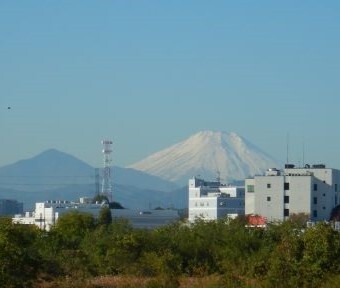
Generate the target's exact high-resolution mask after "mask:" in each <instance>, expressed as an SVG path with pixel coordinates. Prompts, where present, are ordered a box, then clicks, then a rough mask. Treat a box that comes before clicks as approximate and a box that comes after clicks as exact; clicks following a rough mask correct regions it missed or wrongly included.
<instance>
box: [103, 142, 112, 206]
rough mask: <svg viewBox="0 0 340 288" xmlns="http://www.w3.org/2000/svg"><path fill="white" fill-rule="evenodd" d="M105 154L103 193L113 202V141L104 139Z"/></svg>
mask: <svg viewBox="0 0 340 288" xmlns="http://www.w3.org/2000/svg"><path fill="white" fill-rule="evenodd" d="M102 144H103V151H102V152H103V155H104V168H103V181H102V192H101V194H102V195H104V196H106V197H107V198H108V199H109V200H110V202H112V182H111V163H112V160H111V152H112V148H111V145H112V141H111V140H103V141H102Z"/></svg>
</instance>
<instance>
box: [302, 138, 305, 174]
mask: <svg viewBox="0 0 340 288" xmlns="http://www.w3.org/2000/svg"><path fill="white" fill-rule="evenodd" d="M302 167H305V139H303V140H302Z"/></svg>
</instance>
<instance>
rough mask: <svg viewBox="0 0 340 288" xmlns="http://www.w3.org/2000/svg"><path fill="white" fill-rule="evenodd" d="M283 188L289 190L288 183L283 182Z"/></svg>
mask: <svg viewBox="0 0 340 288" xmlns="http://www.w3.org/2000/svg"><path fill="white" fill-rule="evenodd" d="M284 189H285V190H289V183H287V182H285V184H284Z"/></svg>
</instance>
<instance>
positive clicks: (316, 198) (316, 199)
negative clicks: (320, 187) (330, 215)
mask: <svg viewBox="0 0 340 288" xmlns="http://www.w3.org/2000/svg"><path fill="white" fill-rule="evenodd" d="M313 203H314V204H315V205H316V204H318V197H314V198H313Z"/></svg>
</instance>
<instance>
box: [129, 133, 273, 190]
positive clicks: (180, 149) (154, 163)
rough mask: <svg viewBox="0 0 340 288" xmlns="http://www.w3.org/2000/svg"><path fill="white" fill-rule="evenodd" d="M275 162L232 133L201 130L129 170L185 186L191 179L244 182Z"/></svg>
mask: <svg viewBox="0 0 340 288" xmlns="http://www.w3.org/2000/svg"><path fill="white" fill-rule="evenodd" d="M277 166H278V163H277V162H276V161H275V160H274V159H273V158H272V157H270V156H268V155H267V154H265V153H264V152H262V151H261V150H260V149H259V148H257V147H256V146H255V145H253V144H251V143H250V142H249V141H247V140H245V139H244V138H242V137H240V136H239V135H237V134H236V133H234V132H231V133H228V132H220V131H209V130H208V131H201V132H198V133H196V134H194V135H193V136H191V137H189V138H188V139H186V140H184V141H182V142H180V143H178V144H175V145H173V146H171V147H169V148H166V149H164V150H162V151H159V152H157V153H154V154H152V155H150V156H149V157H147V158H145V159H144V160H141V161H139V162H137V163H135V164H133V165H131V166H130V167H132V168H134V169H137V170H141V171H144V172H146V173H149V174H153V175H156V176H158V177H161V178H164V179H167V180H170V181H175V182H178V183H182V184H184V183H187V181H188V179H189V178H190V177H192V176H196V175H200V176H201V177H204V178H206V179H207V180H209V179H214V178H216V177H217V176H219V175H220V177H221V178H222V179H223V180H225V181H232V180H243V179H244V178H246V177H249V176H252V175H254V174H259V173H263V172H264V171H265V170H266V169H267V168H270V167H277Z"/></svg>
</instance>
